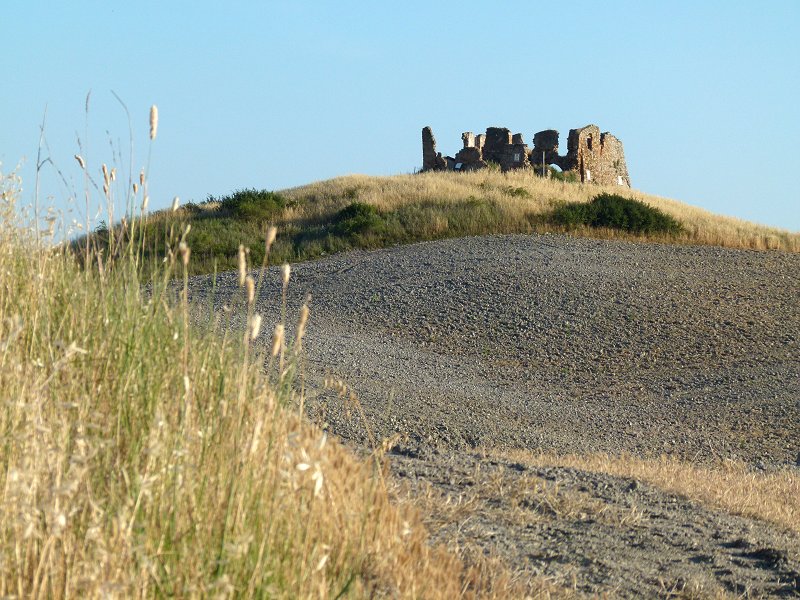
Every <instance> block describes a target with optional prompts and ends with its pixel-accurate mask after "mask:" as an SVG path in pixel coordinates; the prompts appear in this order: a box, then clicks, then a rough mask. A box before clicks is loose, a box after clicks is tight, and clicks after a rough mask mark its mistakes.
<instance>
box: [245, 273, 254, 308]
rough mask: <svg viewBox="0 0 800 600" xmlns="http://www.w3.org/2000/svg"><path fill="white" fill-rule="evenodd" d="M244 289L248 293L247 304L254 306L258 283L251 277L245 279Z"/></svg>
mask: <svg viewBox="0 0 800 600" xmlns="http://www.w3.org/2000/svg"><path fill="white" fill-rule="evenodd" d="M244 289H245V291H246V292H247V304H253V301H254V300H255V299H256V282H255V281H253V278H252V277H250V275H248V276H247V277H245V278H244Z"/></svg>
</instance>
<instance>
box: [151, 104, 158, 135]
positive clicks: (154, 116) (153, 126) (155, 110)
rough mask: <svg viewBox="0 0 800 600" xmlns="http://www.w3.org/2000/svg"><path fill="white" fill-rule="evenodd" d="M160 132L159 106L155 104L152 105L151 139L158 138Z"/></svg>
mask: <svg viewBox="0 0 800 600" xmlns="http://www.w3.org/2000/svg"><path fill="white" fill-rule="evenodd" d="M157 133H158V107H157V106H156V105H155V104H153V106H151V107H150V139H151V140H154V139H156V134H157Z"/></svg>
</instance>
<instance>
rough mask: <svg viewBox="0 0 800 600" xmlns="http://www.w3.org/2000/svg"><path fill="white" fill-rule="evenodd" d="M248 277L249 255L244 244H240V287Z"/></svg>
mask: <svg viewBox="0 0 800 600" xmlns="http://www.w3.org/2000/svg"><path fill="white" fill-rule="evenodd" d="M246 277H247V256H246V255H245V250H244V246H243V245H242V244H239V287H242V286H243V285H244V281H245V278H246Z"/></svg>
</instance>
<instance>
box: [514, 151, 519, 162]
mask: <svg viewBox="0 0 800 600" xmlns="http://www.w3.org/2000/svg"><path fill="white" fill-rule="evenodd" d="M514 162H519V152H515V153H514Z"/></svg>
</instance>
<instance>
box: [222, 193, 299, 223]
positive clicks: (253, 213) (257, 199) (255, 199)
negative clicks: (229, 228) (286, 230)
mask: <svg viewBox="0 0 800 600" xmlns="http://www.w3.org/2000/svg"><path fill="white" fill-rule="evenodd" d="M209 200H213V199H209ZM218 201H219V203H220V210H221V211H222V212H224V213H227V214H228V215H230V216H231V217H234V218H237V219H251V220H257V221H267V220H271V219H274V218H276V217H277V216H278V215H279V214H280V213H281V211H282V210H283V209H284V208H285V207H286V199H285V198H284V197H283V196H281V195H280V194H277V193H275V192H268V191H267V190H256V189H245V190H237V191H235V192H234V193H233V194H231V195H230V196H223V197H222V198H219V199H218Z"/></svg>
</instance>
